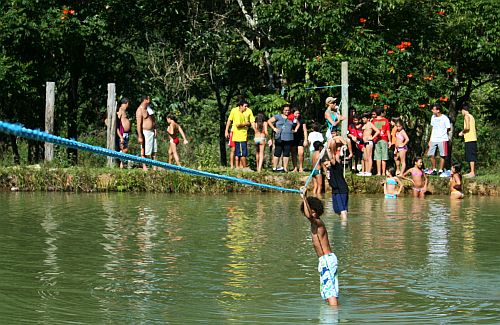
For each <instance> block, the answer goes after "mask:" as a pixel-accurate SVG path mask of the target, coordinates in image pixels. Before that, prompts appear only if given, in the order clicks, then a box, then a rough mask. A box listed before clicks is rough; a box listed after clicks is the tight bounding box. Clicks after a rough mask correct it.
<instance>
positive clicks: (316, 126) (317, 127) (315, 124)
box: [312, 122, 319, 132]
mask: <svg viewBox="0 0 500 325" xmlns="http://www.w3.org/2000/svg"><path fill="white" fill-rule="evenodd" d="M312 129H313V131H316V132H318V131H319V123H318V122H313V124H312Z"/></svg>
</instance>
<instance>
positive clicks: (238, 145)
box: [225, 100, 255, 168]
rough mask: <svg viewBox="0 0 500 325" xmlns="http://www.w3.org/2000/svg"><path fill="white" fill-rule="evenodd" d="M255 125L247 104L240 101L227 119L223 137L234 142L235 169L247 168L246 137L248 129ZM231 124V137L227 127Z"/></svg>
mask: <svg viewBox="0 0 500 325" xmlns="http://www.w3.org/2000/svg"><path fill="white" fill-rule="evenodd" d="M254 123H255V117H254V116H253V112H252V110H251V109H250V108H249V107H248V102H247V101H246V100H240V101H239V103H238V107H235V108H233V109H232V110H231V113H230V114H229V117H228V119H227V122H226V130H225V135H226V138H227V139H230V137H231V140H232V141H234V144H235V151H234V155H235V167H236V168H246V167H247V155H248V147H247V137H248V127H250V126H253V125H254ZM231 124H232V128H231V130H232V132H231V134H232V136H231V134H230V133H229V127H230V126H231Z"/></svg>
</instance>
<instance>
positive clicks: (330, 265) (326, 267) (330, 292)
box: [318, 253, 339, 299]
mask: <svg viewBox="0 0 500 325" xmlns="http://www.w3.org/2000/svg"><path fill="white" fill-rule="evenodd" d="M337 269H338V261H337V256H335V254H334V253H330V254H326V255H323V256H321V257H320V258H319V261H318V272H319V281H320V285H319V289H320V292H321V298H323V299H328V298H331V297H338V296H339V281H338V277H337Z"/></svg>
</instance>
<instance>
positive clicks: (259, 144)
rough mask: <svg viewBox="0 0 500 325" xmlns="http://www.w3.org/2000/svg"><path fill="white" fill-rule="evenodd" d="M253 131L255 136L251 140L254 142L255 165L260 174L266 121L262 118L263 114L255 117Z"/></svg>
mask: <svg viewBox="0 0 500 325" xmlns="http://www.w3.org/2000/svg"><path fill="white" fill-rule="evenodd" d="M254 131H255V136H254V138H253V140H254V141H255V163H256V165H257V171H258V172H260V171H261V170H262V165H263V163H264V151H265V149H266V137H267V120H266V118H265V117H264V114H262V113H259V114H257V116H256V117H255V124H254Z"/></svg>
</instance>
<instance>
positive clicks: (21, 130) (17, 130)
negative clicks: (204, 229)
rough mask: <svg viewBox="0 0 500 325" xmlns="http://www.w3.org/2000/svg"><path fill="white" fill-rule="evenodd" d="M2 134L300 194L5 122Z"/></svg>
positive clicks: (1, 126)
mask: <svg viewBox="0 0 500 325" xmlns="http://www.w3.org/2000/svg"><path fill="white" fill-rule="evenodd" d="M0 132H3V133H7V134H13V135H16V136H19V137H23V138H27V139H32V140H37V141H42V142H50V143H54V144H56V145H60V146H65V147H69V148H73V149H78V150H84V151H89V152H92V153H95V154H98V155H101V156H109V157H114V158H118V159H122V160H130V161H134V162H137V163H141V164H148V165H152V166H157V167H161V168H165V169H169V170H175V171H178V172H181V173H186V174H191V175H196V176H204V177H211V178H215V179H219V180H225V181H231V182H236V183H240V184H243V185H248V186H256V187H262V188H267V189H270V190H276V191H281V192H289V193H300V191H299V190H297V189H291V188H285V187H280V186H274V185H269V184H262V183H257V182H254V181H251V180H248V179H244V178H237V177H232V176H227V175H219V174H213V173H209V172H204V171H201V170H196V169H191V168H186V167H182V166H177V165H172V164H168V163H166V162H162V161H157V160H152V159H148V158H142V157H137V156H133V155H130V154H125V153H122V152H119V151H114V150H110V149H106V148H102V147H96V146H93V145H90V144H86V143H83V142H78V141H76V140H70V139H65V138H61V137H58V136H55V135H52V134H50V133H47V132H43V131H40V130H32V129H28V128H25V127H24V126H22V125H20V124H12V123H8V122H3V121H0Z"/></svg>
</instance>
